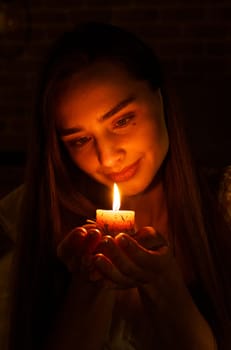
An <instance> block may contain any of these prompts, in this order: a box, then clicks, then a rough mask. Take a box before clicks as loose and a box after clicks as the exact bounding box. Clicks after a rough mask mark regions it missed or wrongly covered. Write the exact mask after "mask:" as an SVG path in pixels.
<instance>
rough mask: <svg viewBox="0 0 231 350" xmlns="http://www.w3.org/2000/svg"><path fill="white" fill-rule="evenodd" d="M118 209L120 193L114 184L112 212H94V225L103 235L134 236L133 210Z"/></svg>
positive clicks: (99, 210) (101, 210)
mask: <svg viewBox="0 0 231 350" xmlns="http://www.w3.org/2000/svg"><path fill="white" fill-rule="evenodd" d="M119 209H120V193H119V189H118V186H117V185H116V184H114V196H113V206H112V210H103V209H97V210H96V223H97V225H98V226H99V227H100V228H101V229H102V231H103V232H104V234H105V235H111V236H116V235H117V234H118V233H120V232H124V233H129V234H134V232H135V228H134V227H135V212H134V210H119Z"/></svg>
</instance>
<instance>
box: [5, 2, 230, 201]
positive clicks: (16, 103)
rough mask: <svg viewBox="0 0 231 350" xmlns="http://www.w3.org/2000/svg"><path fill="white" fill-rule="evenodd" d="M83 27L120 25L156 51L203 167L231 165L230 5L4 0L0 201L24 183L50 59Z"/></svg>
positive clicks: (210, 3) (217, 3) (227, 3)
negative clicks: (64, 36)
mask: <svg viewBox="0 0 231 350" xmlns="http://www.w3.org/2000/svg"><path fill="white" fill-rule="evenodd" d="M82 20H103V21H109V22H111V23H115V24H118V25H121V26H122V27H125V28H127V29H130V30H132V31H134V32H135V33H137V34H138V35H140V36H141V37H142V38H143V39H144V40H145V41H146V42H147V43H148V44H150V45H151V46H152V47H153V48H154V49H155V51H156V53H157V54H158V56H159V57H160V59H161V61H162V62H163V64H164V66H165V68H166V70H167V71H168V74H170V75H171V79H172V81H173V83H174V85H175V91H176V93H177V95H178V96H179V98H180V100H181V103H182V110H183V112H184V117H185V121H186V125H187V132H188V135H189V139H190V141H191V143H192V146H193V151H194V153H195V155H196V158H197V159H198V161H199V163H201V164H202V165H205V166H209V167H215V168H216V167H223V166H225V165H228V164H231V151H230V150H231V137H230V131H231V116H230V97H229V95H230V90H231V89H230V78H231V1H230V0H200V1H199V0H175V1H173V0H156V1H155V0H152V1H151V0H149V1H147V0H140V1H135V0H123V1H122V0H108V1H106V0H101V1H100V0H88V1H87V0H85V1H81V0H65V1H63V0H62V1H61V0H0V196H3V195H4V194H5V193H7V192H8V191H10V190H12V189H13V188H14V187H16V186H17V185H18V184H20V183H21V182H22V181H23V170H24V163H25V150H26V145H27V137H28V122H29V119H30V117H31V115H32V113H33V106H34V98H35V89H36V84H37V78H38V72H39V69H40V67H41V65H42V64H43V59H44V54H45V52H46V50H47V49H48V48H49V46H50V44H51V43H52V42H53V41H54V40H55V39H56V38H57V37H58V36H59V34H60V33H62V32H63V31H65V30H68V29H71V28H72V27H73V26H74V25H75V24H76V23H77V22H78V21H82Z"/></svg>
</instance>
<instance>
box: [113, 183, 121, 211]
mask: <svg viewBox="0 0 231 350" xmlns="http://www.w3.org/2000/svg"><path fill="white" fill-rule="evenodd" d="M119 208H120V192H119V188H118V186H117V185H116V183H114V191H113V206H112V209H113V210H114V211H115V210H119Z"/></svg>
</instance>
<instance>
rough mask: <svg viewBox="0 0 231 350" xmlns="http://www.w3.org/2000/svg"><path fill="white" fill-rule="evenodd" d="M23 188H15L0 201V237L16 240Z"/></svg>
mask: <svg viewBox="0 0 231 350" xmlns="http://www.w3.org/2000/svg"><path fill="white" fill-rule="evenodd" d="M23 192H24V186H23V185H21V186H20V187H18V188H16V189H15V190H14V191H12V192H10V193H9V194H7V195H6V196H5V197H3V198H2V199H1V200H0V235H1V234H6V235H7V236H9V237H10V238H11V239H12V240H13V241H14V240H15V238H16V231H17V224H18V220H19V215H20V209H21V202H22V197H23Z"/></svg>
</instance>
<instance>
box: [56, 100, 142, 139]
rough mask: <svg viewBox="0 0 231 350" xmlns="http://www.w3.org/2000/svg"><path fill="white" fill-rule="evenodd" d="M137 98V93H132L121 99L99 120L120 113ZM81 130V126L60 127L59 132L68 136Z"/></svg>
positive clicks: (60, 134)
mask: <svg viewBox="0 0 231 350" xmlns="http://www.w3.org/2000/svg"><path fill="white" fill-rule="evenodd" d="M135 99H136V97H135V95H131V96H129V97H127V98H126V99H124V100H122V101H120V102H119V103H117V105H116V106H114V107H113V108H112V109H111V110H110V111H108V112H107V113H105V114H104V115H103V116H101V117H100V118H99V122H103V121H104V120H107V119H109V118H110V117H112V116H113V115H114V114H116V113H118V112H119V111H120V110H121V109H123V108H125V107H126V106H127V105H129V104H130V103H132V102H133V101H134V100H135ZM80 131H82V129H81V128H80V127H73V128H60V129H59V130H58V133H59V136H68V135H72V134H76V133H78V132H80Z"/></svg>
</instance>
